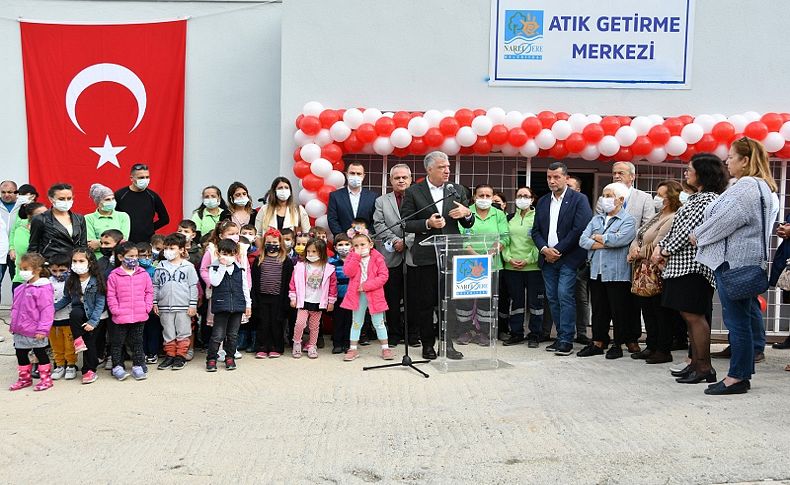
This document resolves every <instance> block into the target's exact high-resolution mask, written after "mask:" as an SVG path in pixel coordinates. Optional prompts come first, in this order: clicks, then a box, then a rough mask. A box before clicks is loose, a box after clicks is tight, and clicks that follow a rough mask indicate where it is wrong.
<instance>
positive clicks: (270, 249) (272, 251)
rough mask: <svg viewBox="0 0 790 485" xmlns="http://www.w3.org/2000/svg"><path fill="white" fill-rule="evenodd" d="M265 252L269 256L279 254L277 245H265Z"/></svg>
mask: <svg viewBox="0 0 790 485" xmlns="http://www.w3.org/2000/svg"><path fill="white" fill-rule="evenodd" d="M265 247H266V252H267V253H270V254H275V253H279V252H280V245H279V244H267V245H266V246H265Z"/></svg>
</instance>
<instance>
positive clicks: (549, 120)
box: [538, 111, 557, 130]
mask: <svg viewBox="0 0 790 485" xmlns="http://www.w3.org/2000/svg"><path fill="white" fill-rule="evenodd" d="M538 119H539V120H540V123H541V124H542V125H543V128H547V129H549V130H550V129H551V126H552V125H553V124H554V123H555V122H556V121H557V115H555V114H554V113H552V112H551V111H541V112H540V113H538Z"/></svg>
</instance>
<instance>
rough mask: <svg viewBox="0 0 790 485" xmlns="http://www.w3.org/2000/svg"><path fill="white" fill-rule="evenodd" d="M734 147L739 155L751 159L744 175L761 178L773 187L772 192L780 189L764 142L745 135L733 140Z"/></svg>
mask: <svg viewBox="0 0 790 485" xmlns="http://www.w3.org/2000/svg"><path fill="white" fill-rule="evenodd" d="M732 149H733V151H735V153H737V154H738V155H740V156H742V157H746V158H748V159H749V162H748V163H747V164H746V168H744V170H743V176H744V177H757V178H761V179H763V180H764V181H765V183H767V184H768V187H770V188H771V192H778V191H779V187H778V186H777V185H776V181H775V180H774V177H773V175H772V174H771V165H770V164H769V162H768V151H767V150H766V149H765V147H764V146H763V144H762V143H760V142H759V141H757V140H753V139H751V138H747V137H745V136H744V137H743V138H739V139H737V140H735V141H734V142H732Z"/></svg>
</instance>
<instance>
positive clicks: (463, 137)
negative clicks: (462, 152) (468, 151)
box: [455, 126, 477, 147]
mask: <svg viewBox="0 0 790 485" xmlns="http://www.w3.org/2000/svg"><path fill="white" fill-rule="evenodd" d="M455 139H456V140H457V141H458V144H459V145H461V146H462V147H470V146H472V145H474V144H475V142H476V141H477V135H475V132H474V130H473V129H472V128H471V127H469V126H462V127H461V128H459V129H458V133H456V134H455Z"/></svg>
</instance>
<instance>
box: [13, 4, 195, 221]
mask: <svg viewBox="0 0 790 485" xmlns="http://www.w3.org/2000/svg"><path fill="white" fill-rule="evenodd" d="M21 32H22V60H23V65H24V76H25V102H26V107H27V133H28V166H29V170H30V183H32V184H33V185H34V186H35V187H36V188H37V189H38V190H39V192H41V193H45V192H46V190H47V189H48V188H49V186H50V185H52V184H53V183H56V182H66V183H69V184H71V185H73V186H74V209H73V210H74V211H75V212H78V213H82V214H88V213H91V212H93V211H94V210H96V204H95V203H94V202H93V200H91V199H90V197H89V196H88V189H89V188H90V186H91V184H93V183H96V182H98V183H102V184H104V185H106V186H108V187H110V188H111V189H113V191H115V190H118V189H119V188H121V187H125V186H128V185H129V184H130V180H129V172H130V169H131V167H132V166H133V165H135V164H137V163H144V164H146V165H148V166H149V168H150V172H151V184H150V188H151V189H152V190H154V191H155V192H157V193H158V194H159V195H160V196H161V197H162V200H163V201H164V203H165V206H166V207H167V210H168V213H169V215H170V221H171V223H170V225H169V226H168V227H166V228H163V229H162V231H163V232H164V231H171V232H172V231H174V230H175V228H176V227H177V225H178V222H179V221H180V220H181V213H182V192H183V161H184V70H185V68H184V61H185V51H186V21H185V20H180V21H172V22H159V23H148V24H131V25H62V24H40V23H28V22H23V23H22V24H21Z"/></svg>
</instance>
